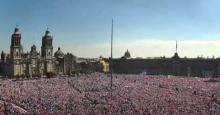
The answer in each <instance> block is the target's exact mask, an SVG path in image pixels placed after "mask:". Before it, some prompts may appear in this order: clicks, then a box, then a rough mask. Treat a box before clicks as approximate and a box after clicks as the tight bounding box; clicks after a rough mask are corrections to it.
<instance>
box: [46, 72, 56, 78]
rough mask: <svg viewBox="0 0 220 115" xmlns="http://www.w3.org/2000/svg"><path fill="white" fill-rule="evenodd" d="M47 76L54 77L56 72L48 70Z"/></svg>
mask: <svg viewBox="0 0 220 115" xmlns="http://www.w3.org/2000/svg"><path fill="white" fill-rule="evenodd" d="M46 76H47V77H48V78H52V77H53V76H54V73H53V72H47V73H46Z"/></svg>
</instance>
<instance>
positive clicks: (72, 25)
mask: <svg viewBox="0 0 220 115" xmlns="http://www.w3.org/2000/svg"><path fill="white" fill-rule="evenodd" d="M219 3H220V1H217V0H210V1H205V0H194V1H191V0H185V1H176V0H167V1H166V2H165V1H159V0H154V1H151V0H136V1H132V0H131V1H125V0H122V1H116V0H112V1H102V0H95V1H93V2H91V1H85V0H67V1H59V0H47V1H43V0H39V1H28V0H20V1H12V0H0V17H1V18H0V25H1V26H0V40H1V45H0V50H3V51H5V52H7V53H9V46H10V38H11V35H12V33H13V30H14V28H15V27H16V24H18V26H19V29H20V32H21V35H22V45H23V47H24V51H25V52H27V51H29V50H30V48H31V46H32V45H33V44H35V45H36V46H37V51H40V47H41V38H42V36H43V35H44V32H45V30H46V29H47V28H50V31H51V34H52V35H53V36H54V41H53V43H54V44H53V45H54V50H55V51H56V50H57V48H58V47H59V46H60V47H61V50H62V51H63V52H64V53H67V52H70V53H72V54H75V55H76V56H78V57H91V58H93V57H99V56H100V55H103V56H104V57H109V56H110V46H111V45H110V40H111V39H110V38H111V19H112V18H114V48H113V49H114V53H113V57H114V58H118V57H121V56H122V55H124V53H125V52H126V50H127V49H128V50H129V52H130V53H131V57H132V58H135V57H137V56H138V57H148V56H164V55H165V56H166V57H171V56H173V55H174V53H175V41H178V53H179V56H180V57H184V56H186V57H197V56H198V55H200V56H201V55H203V57H207V56H209V57H212V56H213V55H214V56H215V57H219V56H220V53H219V52H220V16H219V15H218V12H219V11H220V8H218V5H217V4H219Z"/></svg>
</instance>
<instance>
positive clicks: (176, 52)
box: [176, 41, 177, 53]
mask: <svg viewBox="0 0 220 115" xmlns="http://www.w3.org/2000/svg"><path fill="white" fill-rule="evenodd" d="M176 53H177V41H176Z"/></svg>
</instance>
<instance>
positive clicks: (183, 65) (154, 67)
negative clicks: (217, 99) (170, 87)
mask: <svg viewBox="0 0 220 115" xmlns="http://www.w3.org/2000/svg"><path fill="white" fill-rule="evenodd" d="M130 56H131V55H130V52H129V51H128V50H127V51H126V52H125V54H124V56H122V57H121V58H115V59H113V72H114V73H124V74H140V73H141V72H142V71H145V70H146V71H147V74H149V75H176V76H191V77H204V72H205V71H211V72H213V77H220V58H216V59H215V58H199V57H198V58H186V57H184V58H180V57H179V55H178V53H177V52H176V53H175V54H174V56H173V57H171V58H167V57H159V58H145V59H144V58H131V57H130ZM104 60H105V61H106V62H111V61H109V59H104ZM110 64H111V63H110Z"/></svg>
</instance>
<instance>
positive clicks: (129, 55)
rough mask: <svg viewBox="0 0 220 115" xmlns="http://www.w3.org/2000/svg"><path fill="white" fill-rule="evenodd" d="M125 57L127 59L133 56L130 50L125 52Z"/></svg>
mask: <svg viewBox="0 0 220 115" xmlns="http://www.w3.org/2000/svg"><path fill="white" fill-rule="evenodd" d="M124 57H126V58H130V57H131V54H130V52H129V51H128V50H127V51H126V52H125V55H124Z"/></svg>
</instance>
